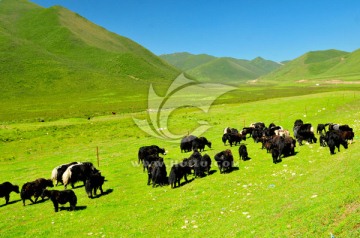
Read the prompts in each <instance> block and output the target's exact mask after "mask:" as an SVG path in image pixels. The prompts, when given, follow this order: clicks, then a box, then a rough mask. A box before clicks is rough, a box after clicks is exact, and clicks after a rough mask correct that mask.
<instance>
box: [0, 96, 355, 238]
mask: <svg viewBox="0 0 360 238" xmlns="http://www.w3.org/2000/svg"><path fill="white" fill-rule="evenodd" d="M359 98H360V94H359V93H358V91H339V92H330V93H314V94H310V95H304V96H296V97H285V96H284V97H281V98H274V99H265V100H259V101H256V102H248V103H246V102H245V103H233V104H217V105H214V106H212V107H211V109H210V111H209V112H208V113H204V112H202V111H201V110H198V109H196V108H180V109H178V110H175V111H174V112H173V113H172V114H171V116H170V119H169V123H168V128H167V130H169V131H171V132H172V133H174V134H180V133H186V132H187V131H191V130H192V129H193V128H196V126H197V125H198V122H199V121H208V122H209V124H210V125H211V126H212V127H211V128H210V129H209V130H208V131H207V132H206V133H205V134H204V136H205V137H207V138H208V139H209V140H210V141H211V142H212V144H213V146H212V148H211V149H209V148H206V151H205V152H206V153H208V154H209V155H210V156H211V157H212V158H213V156H214V155H215V154H216V153H217V152H219V151H221V150H224V149H226V148H230V147H229V146H228V145H227V146H224V145H223V144H222V142H221V135H222V131H223V129H224V127H227V126H231V127H235V128H238V129H240V128H242V127H243V126H244V125H245V126H247V125H249V124H250V123H251V122H255V121H263V122H265V123H266V124H267V125H268V124H269V123H271V122H274V123H275V124H278V125H282V126H283V127H285V128H287V129H290V131H291V128H292V126H293V123H294V121H295V120H296V119H302V120H304V122H310V123H312V124H313V125H317V124H318V123H326V122H336V123H342V124H349V125H350V126H351V127H353V129H354V131H355V141H354V143H352V144H351V145H349V148H348V149H347V150H345V149H344V148H342V147H341V148H340V149H341V151H340V152H336V154H335V155H330V153H329V149H328V148H323V147H320V146H319V144H318V143H317V144H305V145H303V146H301V147H299V146H297V147H296V152H297V154H296V155H295V156H293V157H288V158H284V159H283V161H282V162H281V163H279V164H276V165H275V164H273V163H272V159H271V155H270V154H267V153H266V151H265V150H261V146H260V144H255V143H254V142H253V141H252V140H250V139H248V140H246V141H245V142H243V143H245V144H246V145H247V147H248V151H249V156H250V157H251V160H250V161H246V162H243V161H240V160H239V156H238V153H237V150H238V146H234V147H232V148H231V150H232V152H233V154H234V156H235V161H236V167H238V169H236V170H234V171H233V172H231V173H229V174H220V173H219V171H218V169H217V166H216V165H215V164H213V166H212V170H213V174H211V175H210V176H207V177H204V178H196V179H192V178H193V177H192V176H189V179H191V182H189V183H188V184H185V185H183V186H181V187H180V188H176V189H171V188H170V187H169V186H165V187H156V188H152V187H151V186H147V185H146V182H147V175H146V173H143V171H142V168H141V166H140V165H138V164H137V150H138V148H139V147H140V146H143V145H151V144H157V145H159V146H161V147H165V148H166V150H167V155H165V156H164V158H165V161H166V165H167V171H168V173H169V172H170V166H171V164H172V163H174V162H175V161H181V160H182V159H183V158H184V157H188V156H190V153H181V152H180V148H179V143H178V141H177V142H176V143H174V142H170V141H167V140H161V139H156V138H153V137H151V136H149V135H147V134H146V133H144V132H143V131H142V130H140V129H139V128H137V127H136V126H135V124H134V122H133V119H132V118H133V117H136V118H146V117H147V115H146V113H145V112H143V113H124V114H117V115H111V116H110V115H109V116H97V117H93V118H92V119H91V120H87V119H86V118H68V119H58V120H53V121H45V122H26V121H23V122H8V123H6V124H2V125H1V127H0V151H1V152H2V153H1V155H0V168H1V169H0V174H1V180H0V181H6V180H9V181H11V182H12V183H15V184H18V185H20V186H21V185H22V184H23V183H25V182H27V181H31V180H34V179H36V178H39V177H45V178H48V177H50V173H51V170H52V169H53V168H54V167H55V166H57V165H60V164H63V163H67V162H72V161H91V162H93V163H94V164H95V165H96V166H97V160H96V148H97V147H98V148H99V157H100V164H99V167H98V168H99V169H100V170H101V172H102V174H103V175H104V176H105V177H106V179H107V181H106V182H105V184H104V186H103V188H104V191H107V193H106V194H105V195H103V196H100V197H98V198H96V199H89V198H87V196H86V193H85V189H84V187H78V188H76V189H74V191H75V193H76V195H77V197H78V210H76V211H75V212H69V211H66V210H61V211H59V212H58V213H55V212H54V211H53V205H52V203H51V202H50V201H44V202H40V203H38V204H34V205H30V202H29V201H26V204H27V205H26V206H25V207H23V205H22V202H21V201H20V200H19V199H20V196H19V195H18V194H15V193H12V194H11V196H10V200H11V202H12V203H11V204H9V205H3V204H4V203H5V201H4V199H3V198H1V200H0V216H1V217H2V222H1V224H0V230H1V235H0V236H1V237H65V236H70V237H73V236H75V235H76V237H328V236H330V234H334V235H335V236H336V237H359V235H360V223H359V221H360V197H359V194H360V193H359V191H360V181H359V178H360V177H359V173H360V164H359V160H358V159H359V156H360V148H359V146H360V145H359V142H358V141H359V135H358V132H359V129H360V128H359V118H360V100H359ZM213 162H214V160H213ZM78 185H79V186H80V185H81V183H79V184H78ZM56 189H60V190H61V189H63V187H62V186H59V187H57V188H56ZM65 207H68V204H67V205H65Z"/></svg>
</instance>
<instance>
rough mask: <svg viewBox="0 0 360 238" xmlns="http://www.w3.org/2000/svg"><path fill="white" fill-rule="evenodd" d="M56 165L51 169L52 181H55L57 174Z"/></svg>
mask: <svg viewBox="0 0 360 238" xmlns="http://www.w3.org/2000/svg"><path fill="white" fill-rule="evenodd" d="M57 168H58V167H56V168H54V169H53V170H52V171H51V180H52V181H57V176H58V170H57Z"/></svg>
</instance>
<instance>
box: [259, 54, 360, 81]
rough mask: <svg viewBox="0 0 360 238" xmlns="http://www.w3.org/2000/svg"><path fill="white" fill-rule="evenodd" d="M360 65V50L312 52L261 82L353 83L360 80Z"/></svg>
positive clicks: (287, 64)
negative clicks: (332, 81) (337, 81)
mask: <svg viewBox="0 0 360 238" xmlns="http://www.w3.org/2000/svg"><path fill="white" fill-rule="evenodd" d="M359 63H360V50H357V51H354V52H351V53H349V52H344V51H339V50H324V51H312V52H308V53H306V54H304V55H302V56H300V57H298V58H296V59H294V60H292V61H290V62H287V63H286V64H285V65H284V66H283V67H281V68H279V69H277V70H274V71H273V72H271V73H269V74H268V75H265V76H263V77H261V78H260V81H264V82H287V83H294V82H296V81H299V82H301V81H304V82H305V81H308V80H310V81H312V82H315V81H316V82H322V83H324V82H325V81H329V80H330V81H331V80H345V81H353V80H358V79H360V69H359V67H357V65H359Z"/></svg>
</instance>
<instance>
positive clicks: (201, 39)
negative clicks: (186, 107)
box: [30, 0, 360, 61]
mask: <svg viewBox="0 0 360 238" xmlns="http://www.w3.org/2000/svg"><path fill="white" fill-rule="evenodd" d="M30 1H31V2H34V3H37V4H38V5H40V6H43V7H50V6H53V5H61V6H63V7H65V8H67V9H69V10H71V11H73V12H76V13H78V14H80V15H81V16H83V17H85V18H87V19H88V20H90V21H92V22H94V23H95V24H97V25H100V26H102V27H104V28H106V29H107V30H109V31H112V32H115V33H117V34H119V35H122V36H125V37H128V38H130V39H132V40H134V41H136V42H137V43H139V44H141V45H142V46H144V47H145V48H147V49H149V50H150V51H152V52H153V53H155V54H157V55H159V54H169V53H175V52H189V53H193V54H202V53H205V54H209V55H214V56H218V57H221V56H229V57H234V58H239V59H248V60H251V59H253V58H255V57H257V56H261V57H263V58H265V59H270V60H274V61H283V60H291V59H294V58H297V57H299V56H301V55H302V54H304V53H306V52H308V51H313V50H326V49H338V50H344V51H348V52H351V51H354V50H356V49H359V48H360V1H359V0H30Z"/></svg>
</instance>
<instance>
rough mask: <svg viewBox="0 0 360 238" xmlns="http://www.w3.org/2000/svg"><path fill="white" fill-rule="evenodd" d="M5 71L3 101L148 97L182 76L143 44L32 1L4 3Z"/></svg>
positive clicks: (0, 83)
mask: <svg viewBox="0 0 360 238" xmlns="http://www.w3.org/2000/svg"><path fill="white" fill-rule="evenodd" d="M0 72H1V77H0V94H1V97H2V98H32V97H35V96H39V97H40V96H41V97H42V98H46V96H47V95H48V96H54V95H63V97H64V98H69V97H70V98H71V97H74V98H75V99H76V98H77V95H79V94H81V95H87V94H88V95H89V97H90V96H93V95H98V96H99V97H100V96H101V95H102V94H104V95H110V94H117V95H122V96H127V95H131V96H132V95H136V94H139V95H145V93H147V90H148V86H149V83H150V82H152V83H155V84H156V83H158V85H160V86H159V87H163V86H166V85H169V84H170V83H171V81H172V80H173V79H174V78H175V77H176V76H177V75H178V74H179V73H180V71H179V70H178V69H176V68H175V67H173V66H171V65H170V64H168V63H167V62H165V61H164V60H162V59H160V58H159V57H158V56H156V55H154V54H153V53H151V52H150V51H149V50H147V49H145V48H144V47H142V46H141V45H139V44H137V43H135V42H134V41H132V40H130V39H128V38H126V37H122V36H119V35H117V34H114V33H112V32H109V31H107V30H106V29H104V28H102V27H100V26H98V25H95V24H94V23H92V22H90V21H88V20H86V19H85V18H83V17H81V16H79V15H78V14H76V13H74V12H71V11H69V10H67V9H65V8H63V7H60V6H54V7H50V8H43V7H40V6H38V5H36V4H34V3H31V2H29V1H27V0H1V1H0ZM135 88H136V89H135ZM71 95H72V96H71ZM45 100H46V99H45Z"/></svg>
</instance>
